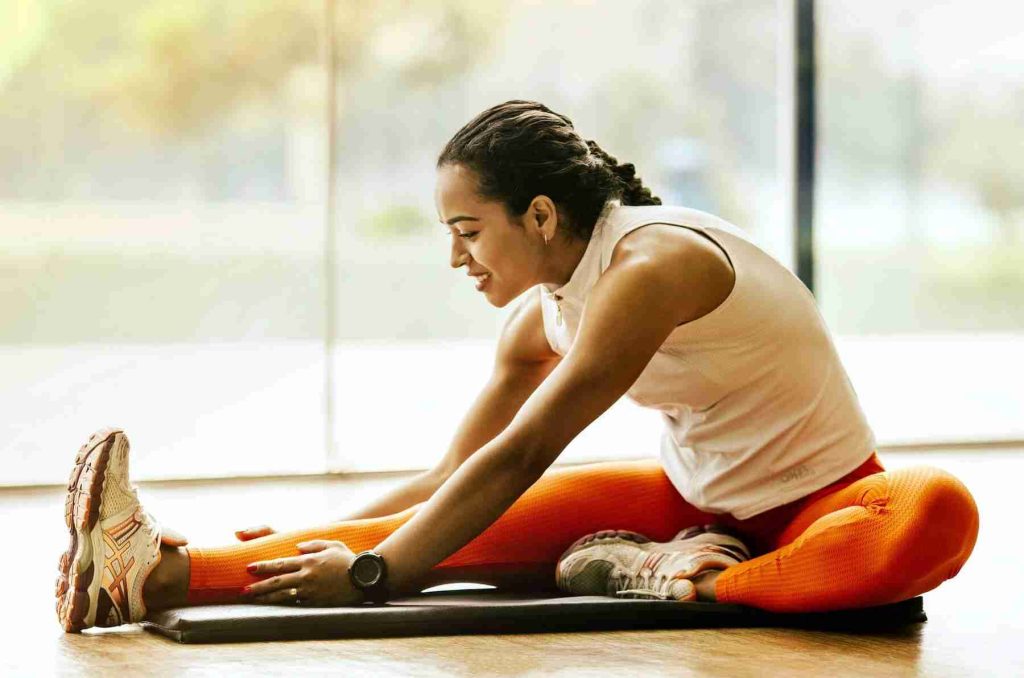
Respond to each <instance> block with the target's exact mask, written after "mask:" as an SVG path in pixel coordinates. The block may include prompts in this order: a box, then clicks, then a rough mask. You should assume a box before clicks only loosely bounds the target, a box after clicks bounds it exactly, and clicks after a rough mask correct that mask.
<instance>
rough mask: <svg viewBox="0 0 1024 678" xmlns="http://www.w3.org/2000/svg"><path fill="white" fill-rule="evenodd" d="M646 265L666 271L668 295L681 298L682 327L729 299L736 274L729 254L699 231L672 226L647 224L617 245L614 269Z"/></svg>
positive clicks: (621, 239)
mask: <svg viewBox="0 0 1024 678" xmlns="http://www.w3.org/2000/svg"><path fill="white" fill-rule="evenodd" d="M641 261H642V262H645V263H646V264H647V265H653V266H655V267H656V268H657V269H659V270H662V271H664V274H665V275H664V278H663V279H665V280H667V281H670V282H669V284H670V285H671V289H668V290H666V291H667V292H670V293H673V294H678V297H677V298H678V299H679V304H678V311H679V321H678V323H677V324H679V325H682V324H683V323H686V322H691V321H693V320H696V319H698V318H700V317H703V316H705V315H707V314H708V313H710V312H711V311H713V310H714V309H716V308H717V307H718V306H719V305H720V304H721V303H722V302H724V301H725V300H726V298H728V296H729V294H730V293H731V292H732V289H733V286H734V285H735V283H736V272H735V270H734V269H733V266H732V263H731V262H730V261H729V257H728V256H727V255H726V253H725V252H724V251H723V250H722V249H721V247H719V245H718V244H717V243H715V242H714V241H713V240H711V238H709V237H707V236H705V235H703V234H702V233H701V232H700V231H697V230H695V229H691V228H685V227H681V226H675V225H672V224H647V225H645V226H644V227H642V228H638V229H636V230H634V231H631V232H630V233H627V234H626V235H624V236H623V237H622V238H620V239H619V241H618V242H617V243H615V248H614V249H613V250H612V258H611V262H610V264H609V267H611V266H627V265H629V264H631V263H633V262H641Z"/></svg>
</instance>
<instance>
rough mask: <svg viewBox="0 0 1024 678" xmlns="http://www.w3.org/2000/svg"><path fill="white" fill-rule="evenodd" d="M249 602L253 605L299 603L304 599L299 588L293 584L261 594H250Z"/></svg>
mask: <svg viewBox="0 0 1024 678" xmlns="http://www.w3.org/2000/svg"><path fill="white" fill-rule="evenodd" d="M250 602H252V603H253V604H255V605H301V604H303V602H304V601H303V599H302V594H300V593H299V589H298V588H297V587H294V586H293V587H292V588H290V589H281V590H280V591H274V592H273V593H268V594H266V595H262V596H252V597H251V600H250Z"/></svg>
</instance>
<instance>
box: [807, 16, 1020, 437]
mask: <svg viewBox="0 0 1024 678" xmlns="http://www.w3.org/2000/svg"><path fill="white" fill-rule="evenodd" d="M817 6H818V8H819V9H818V12H819V13H818V54H819V58H818V68H819V76H818V82H819V83H820V88H819V106H820V108H819V162H820V168H819V171H818V178H819V185H818V195H817V198H818V203H817V211H816V219H815V224H816V226H815V237H816V244H817V261H818V270H819V273H818V284H817V290H816V292H817V296H818V299H819V303H820V305H821V307H822V309H823V313H824V315H825V317H826V320H827V322H828V324H829V326H830V327H831V328H832V329H833V331H835V332H836V333H837V334H839V335H841V340H840V344H841V346H840V348H841V351H842V353H843V356H844V359H845V362H846V364H847V367H848V368H849V371H850V375H851V379H852V380H853V382H854V384H855V385H856V386H857V388H858V392H859V393H860V396H861V400H862V402H863V403H864V406H865V409H866V410H867V414H868V419H869V420H870V421H871V422H872V423H873V425H874V427H875V430H876V433H877V434H878V437H879V439H880V440H883V441H886V442H889V443H894V442H925V441H955V440H998V439H1006V438H1020V437H1021V435H1022V434H1024V395H1022V393H1024V392H1022V391H1021V388H1020V384H1021V382H1022V380H1024V368H1022V367H1021V365H1022V361H1021V360H1020V356H1021V355H1024V305H1022V304H1021V303H1020V300H1021V298H1024V125H1022V124H1021V123H1022V120H1024V118H1022V116H1024V70H1022V69H1021V68H1020V64H1021V63H1022V62H1024V21H1022V19H1024V11H1022V10H1021V9H1020V8H1019V7H1018V6H1017V5H1014V4H1006V3H1000V2H995V1H989V0H986V1H983V2H945V3H933V2H926V1H924V0H915V1H913V2H903V3H899V5H898V6H893V4H892V3H882V2H863V1H854V0H823V1H821V2H818V3H817Z"/></svg>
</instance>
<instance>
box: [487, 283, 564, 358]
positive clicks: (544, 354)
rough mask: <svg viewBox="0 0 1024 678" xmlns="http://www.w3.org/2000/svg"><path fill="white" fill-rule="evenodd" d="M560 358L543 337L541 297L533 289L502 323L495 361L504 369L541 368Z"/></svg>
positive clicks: (545, 337) (544, 336)
mask: <svg viewBox="0 0 1024 678" xmlns="http://www.w3.org/2000/svg"><path fill="white" fill-rule="evenodd" d="M561 357H562V356H561V355H559V354H558V353H555V351H554V349H552V348H551V344H549V343H548V338H547V336H546V335H545V334H544V317H543V315H542V314H541V307H540V294H539V293H538V292H537V290H536V288H534V289H532V290H530V291H529V292H527V294H526V298H525V299H523V301H522V302H521V303H520V304H519V305H518V306H517V307H516V308H515V310H514V311H512V314H511V315H510V316H509V318H508V320H507V321H506V322H505V327H504V328H503V329H502V331H501V338H500V339H499V340H498V354H497V361H498V363H500V364H501V365H504V366H506V367H516V368H519V367H531V366H543V365H546V364H547V363H549V362H550V361H552V360H557V359H559V358H561Z"/></svg>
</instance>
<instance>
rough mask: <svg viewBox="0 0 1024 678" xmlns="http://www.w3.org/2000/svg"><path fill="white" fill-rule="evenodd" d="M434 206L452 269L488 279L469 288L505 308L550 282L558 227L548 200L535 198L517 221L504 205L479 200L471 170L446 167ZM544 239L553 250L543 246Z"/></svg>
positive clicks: (473, 280)
mask: <svg viewBox="0 0 1024 678" xmlns="http://www.w3.org/2000/svg"><path fill="white" fill-rule="evenodd" d="M434 201H435V204H436V207H437V214H438V218H439V220H440V221H441V223H442V224H445V228H447V229H448V230H449V232H450V237H451V259H450V263H451V266H452V268H459V267H460V266H463V265H465V266H466V267H467V274H468V275H472V276H479V275H485V274H486V277H485V278H476V279H471V280H470V281H469V284H474V283H476V286H477V289H479V290H480V292H481V293H482V294H483V295H484V296H486V297H487V301H488V302H490V303H491V304H492V305H493V306H497V307H498V308H501V307H504V306H505V305H506V304H508V302H510V301H512V300H513V299H515V298H516V297H518V296H519V295H520V294H522V293H523V292H525V291H526V290H528V289H530V288H531V287H534V286H535V285H537V284H539V283H542V282H547V280H545V277H546V272H545V268H546V265H547V264H548V263H549V259H550V255H551V254H552V252H551V248H552V247H553V246H554V245H555V242H554V232H555V230H556V228H557V212H556V211H555V209H554V203H552V202H551V200H550V199H549V198H547V197H546V196H538V197H537V198H535V199H534V201H533V203H531V204H530V207H529V208H528V209H527V210H526V213H525V214H524V215H523V216H522V217H521V219H520V220H519V222H516V221H513V220H510V219H509V216H508V215H507V214H506V212H505V209H504V207H503V205H502V204H501V203H499V202H488V201H483V200H481V199H480V197H479V196H478V195H477V194H476V189H475V178H474V174H473V172H472V171H471V170H468V169H466V168H465V167H463V166H461V165H446V166H444V167H442V168H440V169H439V170H438V173H437V188H436V190H435V192H434ZM545 234H547V235H548V238H549V240H551V244H550V245H545V243H544V235H545ZM478 281H482V282H478Z"/></svg>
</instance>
